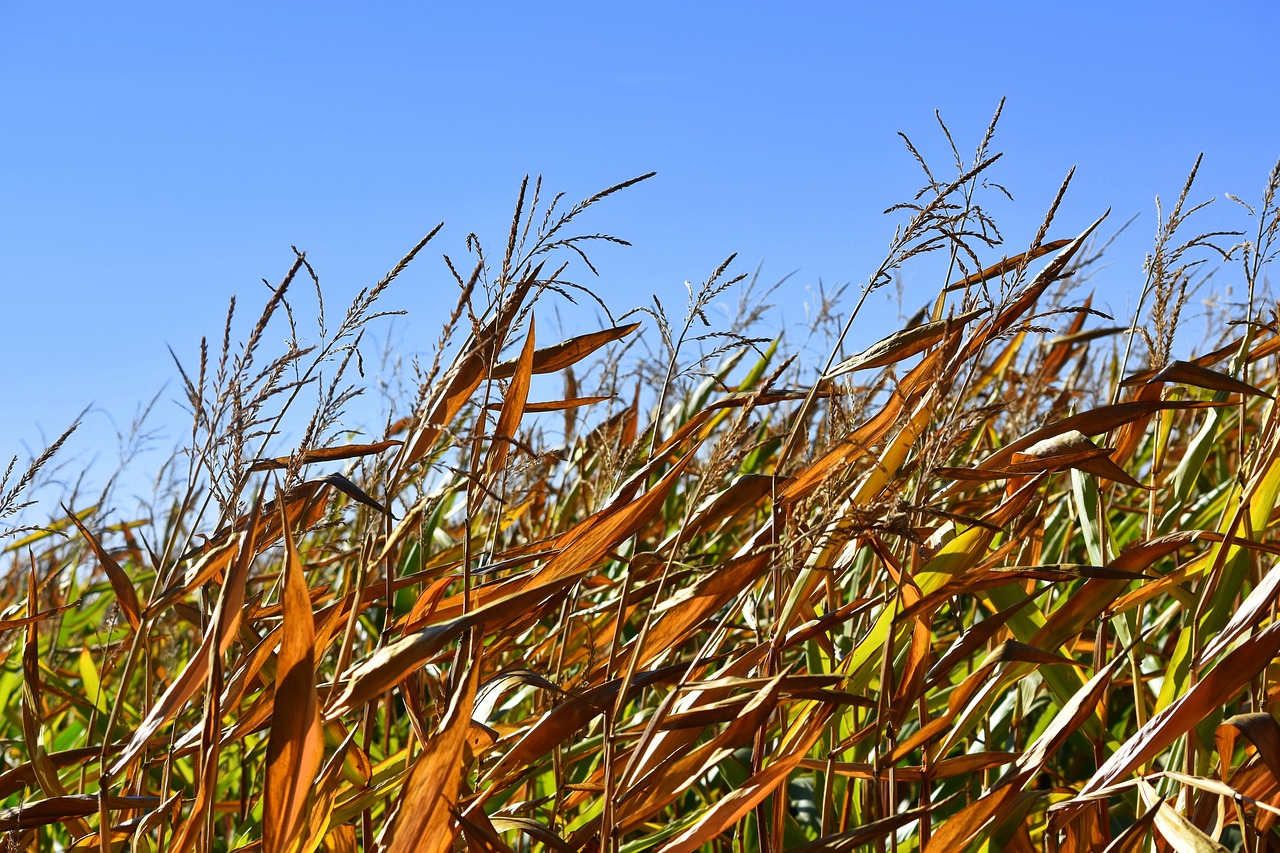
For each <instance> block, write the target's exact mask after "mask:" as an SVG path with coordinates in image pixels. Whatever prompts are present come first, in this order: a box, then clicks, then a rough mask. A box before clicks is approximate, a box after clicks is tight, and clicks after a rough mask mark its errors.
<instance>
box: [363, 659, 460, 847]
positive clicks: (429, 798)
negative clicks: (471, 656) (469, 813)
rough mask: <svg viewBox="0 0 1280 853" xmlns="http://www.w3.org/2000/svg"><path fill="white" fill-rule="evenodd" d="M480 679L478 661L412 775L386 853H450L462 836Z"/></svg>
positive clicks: (391, 825)
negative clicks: (462, 788) (461, 800)
mask: <svg viewBox="0 0 1280 853" xmlns="http://www.w3.org/2000/svg"><path fill="white" fill-rule="evenodd" d="M479 680H480V667H479V662H478V661H471V662H469V663H468V664H467V665H466V671H465V672H463V673H461V684H459V686H458V689H457V690H456V691H455V692H454V694H453V697H452V698H451V700H450V702H449V708H448V710H447V711H446V712H445V716H444V719H443V720H442V721H441V723H440V731H439V732H437V733H436V735H435V736H434V737H432V738H431V740H430V741H428V742H427V743H426V744H425V745H424V747H423V752H422V754H421V755H419V756H418V758H417V760H416V761H415V763H414V765H413V769H412V770H410V771H409V778H408V779H406V780H405V783H404V790H403V793H402V794H401V797H400V802H399V805H398V807H397V809H396V814H395V817H393V818H392V819H391V822H390V823H389V824H388V825H387V829H386V839H385V841H384V844H383V847H382V849H383V850H386V851H387V853H417V851H423V853H447V851H449V850H452V849H453V839H454V838H455V837H456V836H457V834H458V825H457V821H456V820H455V819H454V814H453V812H454V809H455V807H456V804H457V800H458V784H459V782H461V781H462V778H463V773H464V771H465V769H466V768H465V767H464V766H463V763H462V762H463V755H464V748H465V747H466V743H467V732H468V729H469V727H470V723H471V714H472V711H473V706H474V703H475V698H476V685H477V682H478V681H479Z"/></svg>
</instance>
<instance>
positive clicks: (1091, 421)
mask: <svg viewBox="0 0 1280 853" xmlns="http://www.w3.org/2000/svg"><path fill="white" fill-rule="evenodd" d="M1228 405H1231V404H1230V403H1226V402H1223V403H1216V402H1213V401H1211V400H1206V401H1197V400H1142V401H1138V402H1129V403H1116V404H1115V405H1111V406H1099V407H1098V408H1096V409H1089V410H1088V411H1085V412H1080V413H1079V414H1075V415H1071V416H1069V417H1065V418H1063V419H1062V420H1060V421H1055V422H1054V423H1051V424H1047V425H1045V426H1043V427H1040V428H1039V429H1037V430H1033V431H1032V432H1029V433H1027V434H1026V435H1024V436H1022V437H1021V438H1019V439H1016V440H1015V441H1012V442H1010V443H1009V444H1007V445H1005V446H1004V447H1002V448H1000V449H999V450H997V451H996V452H995V453H992V454H991V455H990V456H988V457H987V458H986V459H984V460H983V461H982V462H981V463H980V464H979V466H978V467H979V468H983V469H993V468H1003V467H1004V466H1005V465H1006V464H1007V463H1008V462H1009V460H1010V459H1012V458H1013V454H1015V453H1018V452H1021V451H1023V450H1025V449H1026V448H1028V447H1031V446H1033V445H1035V444H1036V443H1037V442H1040V441H1043V440H1045V439H1047V438H1052V437H1053V436H1055V435H1062V434H1063V433H1065V432H1069V431H1071V430H1076V431H1078V432H1080V433H1082V434H1084V435H1101V434H1103V433H1106V432H1110V431H1111V430H1113V429H1115V428H1116V427H1119V426H1121V425H1123V424H1126V423H1129V422H1130V421H1135V420H1137V419H1138V418H1142V417H1146V416H1148V415H1151V414H1154V413H1155V412H1164V411H1180V410H1184V409H1212V408H1220V407H1222V406H1228Z"/></svg>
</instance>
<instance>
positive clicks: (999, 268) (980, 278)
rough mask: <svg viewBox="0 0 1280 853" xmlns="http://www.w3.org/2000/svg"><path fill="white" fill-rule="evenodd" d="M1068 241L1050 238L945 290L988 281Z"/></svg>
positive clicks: (950, 285) (1054, 250) (1052, 250)
mask: <svg viewBox="0 0 1280 853" xmlns="http://www.w3.org/2000/svg"><path fill="white" fill-rule="evenodd" d="M1070 242H1071V241H1070V240H1050V241H1049V242H1048V243H1042V244H1040V245H1039V246H1036V247H1035V248H1034V249H1030V250H1028V251H1026V252H1023V253H1022V254H1020V255H1014V256H1013V257H1012V258H1005V259H1004V260H1002V261H1000V263H998V264H992V265H991V266H989V267H987V268H986V269H984V270H982V271H980V272H976V273H974V274H973V275H970V276H966V277H965V278H962V279H960V281H957V282H956V283H955V284H949V285H947V287H946V291H947V292H948V293H950V292H952V291H955V290H964V289H965V288H966V287H971V286H973V285H975V284H982V283H983V282H984V281H990V280H991V279H993V278H996V277H997V276H1002V275H1004V274H1005V273H1007V272H1011V271H1012V270H1016V269H1017V268H1018V267H1020V266H1022V265H1023V264H1025V263H1029V262H1030V261H1034V260H1036V259H1037V258H1042V257H1044V256H1045V255H1047V254H1049V253H1050V252H1056V251H1058V250H1059V249H1061V248H1062V247H1063V246H1066V245H1067V244H1069V243H1070Z"/></svg>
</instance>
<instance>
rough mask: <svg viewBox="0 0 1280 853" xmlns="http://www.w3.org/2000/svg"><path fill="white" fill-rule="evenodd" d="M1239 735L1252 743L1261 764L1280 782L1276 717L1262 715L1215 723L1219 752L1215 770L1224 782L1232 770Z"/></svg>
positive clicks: (1278, 730)
mask: <svg viewBox="0 0 1280 853" xmlns="http://www.w3.org/2000/svg"><path fill="white" fill-rule="evenodd" d="M1238 735H1244V736H1245V737H1246V738H1247V739H1248V740H1249V743H1251V744H1253V746H1254V749H1256V750H1257V751H1258V756H1259V757H1260V758H1261V759H1262V763H1263V764H1265V765H1266V767H1267V769H1268V770H1270V771H1271V775H1272V777H1273V778H1274V779H1275V780H1276V781H1278V782H1280V726H1278V725H1277V724H1276V719H1275V717H1273V716H1271V715H1270V714H1267V713H1263V712H1257V713H1252V714H1236V715H1235V716H1234V717H1230V718H1228V719H1225V720H1223V721H1222V722H1221V723H1219V724H1218V728H1217V729H1216V730H1215V731H1214V735H1213V739H1214V743H1215V744H1216V746H1217V749H1218V767H1219V769H1220V771H1221V774H1222V779H1223V781H1224V782H1225V781H1226V780H1227V778H1228V776H1229V774H1230V771H1231V757H1232V755H1233V754H1234V752H1235V744H1236V737H1237V736H1238Z"/></svg>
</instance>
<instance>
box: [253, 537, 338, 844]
mask: <svg viewBox="0 0 1280 853" xmlns="http://www.w3.org/2000/svg"><path fill="white" fill-rule="evenodd" d="M281 521H282V523H287V519H285V518H284V517H283V516H282V518H281ZM284 546H285V564H284V582H283V590H282V596H281V597H282V598H283V601H284V629H283V631H282V632H281V639H280V652H279V656H278V658H277V662H276V667H277V671H278V673H279V674H278V675H277V677H276V690H275V699H274V702H273V704H272V713H271V734H270V737H269V738H268V740H267V769H266V782H265V786H264V792H263V807H262V821H263V825H262V849H263V851H264V853H287V851H288V850H289V848H290V845H291V844H292V843H293V841H294V839H295V838H296V837H297V835H298V833H299V832H300V831H301V830H302V828H303V825H304V817H305V811H306V804H307V797H308V795H309V794H310V793H311V789H312V784H313V783H314V782H315V779H316V773H317V772H318V771H319V770H320V762H321V759H322V758H323V754H324V735H323V733H322V732H321V730H320V712H319V705H318V702H317V699H316V684H315V676H316V649H315V640H316V634H315V631H316V628H315V621H314V619H313V618H312V610H311V597H310V595H309V594H308V592H307V580H306V576H305V575H304V574H303V570H302V561H301V560H300V559H299V558H298V551H297V547H296V546H295V545H294V542H293V536H292V534H291V533H289V532H288V531H286V532H285V534H284Z"/></svg>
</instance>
